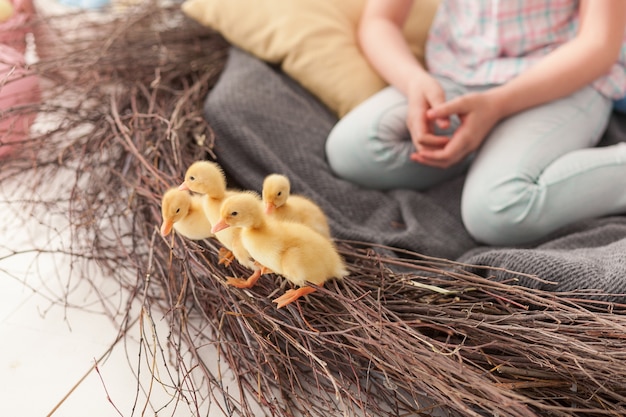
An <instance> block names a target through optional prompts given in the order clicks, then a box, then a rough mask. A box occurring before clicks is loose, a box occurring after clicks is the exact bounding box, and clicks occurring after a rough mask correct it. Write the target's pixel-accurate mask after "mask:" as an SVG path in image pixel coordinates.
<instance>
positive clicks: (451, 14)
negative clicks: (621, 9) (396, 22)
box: [426, 0, 626, 98]
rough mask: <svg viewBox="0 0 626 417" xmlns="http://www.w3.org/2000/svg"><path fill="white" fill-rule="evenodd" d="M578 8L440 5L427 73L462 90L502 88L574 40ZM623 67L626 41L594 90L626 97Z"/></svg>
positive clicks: (524, 3)
mask: <svg viewBox="0 0 626 417" xmlns="http://www.w3.org/2000/svg"><path fill="white" fill-rule="evenodd" d="M578 8H579V2H578V1H577V0H465V1H463V0H442V1H441V4H440V6H439V8H438V10H437V14H436V16H435V19H434V21H433V24H432V26H431V30H430V35H429V38H428V42H427V44H426V45H427V46H426V61H427V62H428V67H429V70H430V71H431V72H432V73H433V74H437V75H442V76H445V77H448V78H450V79H452V80H455V81H457V82H459V83H462V84H466V85H489V84H502V83H505V82H507V81H508V80H510V79H511V78H513V77H515V76H516V75H518V74H520V73H521V72H522V71H524V70H526V69H527V68H529V67H530V66H532V65H533V64H535V63H536V62H537V61H539V60H540V59H541V58H542V57H544V56H545V55H547V54H548V53H550V52H551V51H552V50H554V49H555V48H557V47H558V46H559V45H562V44H563V43H565V42H567V41H569V40H570V39H572V38H573V37H574V36H576V33H577V31H578V24H579V19H578ZM624 39H625V40H626V37H625V38H624ZM625 64H626V42H624V44H623V45H622V51H621V54H620V58H619V62H617V63H616V64H615V65H613V67H612V69H611V71H610V72H609V74H607V75H605V76H603V77H600V78H599V79H597V80H596V81H594V83H593V86H594V88H596V89H597V90H598V91H599V92H600V93H602V94H603V95H605V96H607V97H609V98H621V97H623V96H624V95H626V65H625ZM575 70H576V69H575V68H572V71H575ZM564 76H566V75H565V74H564Z"/></svg>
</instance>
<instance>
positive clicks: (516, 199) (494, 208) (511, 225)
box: [461, 180, 543, 246]
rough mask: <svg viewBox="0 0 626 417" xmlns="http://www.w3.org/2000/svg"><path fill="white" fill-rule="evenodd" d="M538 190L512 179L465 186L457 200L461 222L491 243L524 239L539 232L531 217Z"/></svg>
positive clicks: (538, 223)
mask: <svg viewBox="0 0 626 417" xmlns="http://www.w3.org/2000/svg"><path fill="white" fill-rule="evenodd" d="M537 198H538V193H537V192H536V190H534V189H533V186H532V184H528V183H527V182H525V181H522V180H518V181H514V182H513V184H511V183H505V184H500V185H498V186H493V187H480V188H479V189H474V190H467V189H466V190H465V191H464V193H463V198H462V203H461V215H462V218H463V224H464V225H465V228H466V229H467V231H468V232H469V234H470V235H471V236H472V237H473V238H474V239H475V240H477V241H478V242H481V243H483V244H487V245H493V246H510V245H518V244H523V243H528V242H530V241H532V240H535V239H537V238H538V237H540V236H541V235H542V233H543V232H542V230H540V227H541V226H540V222H538V221H536V220H537V219H534V217H535V215H536V210H535V206H536V203H537V201H536V200H537Z"/></svg>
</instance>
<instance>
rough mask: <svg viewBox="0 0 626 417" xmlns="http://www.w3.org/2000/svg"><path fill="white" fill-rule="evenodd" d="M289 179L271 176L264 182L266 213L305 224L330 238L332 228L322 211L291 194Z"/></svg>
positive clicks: (300, 196)
mask: <svg viewBox="0 0 626 417" xmlns="http://www.w3.org/2000/svg"><path fill="white" fill-rule="evenodd" d="M290 191H291V184H290V182H289V178H287V177H286V176H284V175H280V174H270V175H268V176H267V177H265V180H264V181H263V192H262V195H263V202H264V203H265V212H266V213H267V214H269V215H271V216H274V217H276V218H277V219H279V220H287V221H293V222H298V223H304V224H305V225H307V226H309V227H311V228H312V229H314V230H316V231H317V232H319V233H321V234H322V235H323V236H326V237H328V238H330V227H328V220H327V219H326V215H325V214H324V212H323V211H322V209H321V208H320V207H319V206H318V205H317V204H315V203H314V202H313V201H312V200H310V199H308V198H306V197H304V196H302V195H296V194H290Z"/></svg>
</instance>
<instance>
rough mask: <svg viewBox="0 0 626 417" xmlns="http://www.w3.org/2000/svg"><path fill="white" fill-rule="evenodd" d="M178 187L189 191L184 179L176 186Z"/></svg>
mask: <svg viewBox="0 0 626 417" xmlns="http://www.w3.org/2000/svg"><path fill="white" fill-rule="evenodd" d="M178 189H179V190H181V191H189V186H188V185H187V182H186V181H185V182H183V183H182V184H180V185H179V186H178Z"/></svg>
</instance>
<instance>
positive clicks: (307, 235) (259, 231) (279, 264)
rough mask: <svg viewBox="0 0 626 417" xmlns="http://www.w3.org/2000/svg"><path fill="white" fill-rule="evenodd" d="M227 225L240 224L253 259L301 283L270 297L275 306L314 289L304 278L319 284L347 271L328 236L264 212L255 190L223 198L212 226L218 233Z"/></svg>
mask: <svg viewBox="0 0 626 417" xmlns="http://www.w3.org/2000/svg"><path fill="white" fill-rule="evenodd" d="M229 226H230V227H231V228H241V241H242V243H243V245H244V247H245V248H246V250H247V251H248V253H250V255H251V256H252V257H253V258H254V259H255V260H257V261H258V262H259V263H260V264H261V265H264V266H266V267H267V268H269V269H270V270H272V271H274V272H276V273H277V274H280V275H282V276H284V277H285V278H287V279H288V280H289V281H290V282H292V283H293V284H295V285H297V286H299V287H300V288H298V289H291V290H288V291H287V292H285V294H283V295H282V296H280V297H278V298H276V299H275V300H273V302H275V303H276V304H277V305H278V308H281V307H284V306H286V305H287V304H289V303H291V302H293V301H295V300H297V299H298V298H300V297H302V296H303V295H306V294H310V293H312V292H314V291H315V288H314V287H311V286H308V285H307V282H310V283H313V284H316V285H321V284H323V283H324V282H326V281H327V280H329V279H331V278H343V277H345V276H346V275H348V271H347V269H346V266H345V264H344V262H343V259H342V258H341V256H340V255H339V253H338V252H337V250H336V248H335V246H334V245H333V243H332V241H331V240H330V239H328V238H326V237H324V236H322V235H321V234H320V233H317V232H316V231H314V230H312V229H311V228H310V227H308V226H306V225H303V224H301V223H294V222H287V221H281V220H278V219H275V218H273V217H270V216H267V215H266V214H265V213H264V212H263V203H262V201H261V200H260V199H259V198H258V196H256V195H255V194H252V193H242V194H239V195H236V196H232V197H229V198H227V199H226V200H224V203H223V204H222V208H221V215H220V220H219V221H218V222H216V223H214V225H213V229H212V230H213V233H218V232H219V231H220V230H224V229H226V228H228V227H229Z"/></svg>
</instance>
